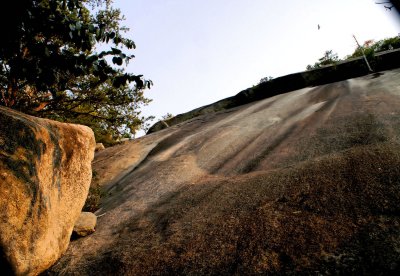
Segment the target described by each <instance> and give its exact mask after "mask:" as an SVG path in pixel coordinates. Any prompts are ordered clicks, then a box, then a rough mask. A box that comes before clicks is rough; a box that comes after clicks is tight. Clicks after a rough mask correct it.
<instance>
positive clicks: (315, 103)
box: [48, 69, 400, 275]
mask: <svg viewBox="0 0 400 276" xmlns="http://www.w3.org/2000/svg"><path fill="white" fill-rule="evenodd" d="M399 111H400V69H396V70H391V71H384V72H379V73H376V74H371V75H367V76H364V77H360V78H354V79H348V80H345V81H340V82H335V83H329V84H326V85H321V86H315V87H307V88H304V89H300V90H295V91H292V92H289V93H285V94H280V95H277V96H274V97H271V98H266V99H263V100H260V101H255V102H252V103H249V104H246V105H241V106H237V107H235V108H231V109H227V110H222V111H218V112H215V113H212V114H211V113H210V114H204V115H201V116H198V117H195V118H192V119H190V120H187V121H185V122H181V123H178V124H175V125H171V126H170V127H168V128H167V129H164V130H161V131H157V132H155V133H152V134H150V135H146V136H144V137H141V138H139V139H136V140H133V141H129V142H127V143H125V144H120V145H117V146H113V147H109V148H107V149H105V150H103V151H101V152H99V153H98V154H96V157H95V160H94V162H93V169H94V170H96V172H97V177H98V182H97V183H96V184H98V185H99V186H100V187H101V188H102V189H103V192H104V194H105V195H104V197H103V198H102V200H101V204H100V209H99V210H98V211H96V214H97V215H98V219H97V226H96V232H95V233H93V234H92V235H90V236H87V237H85V238H82V239H76V240H74V241H72V242H71V244H70V246H69V247H68V250H67V252H66V253H65V254H64V255H63V256H62V257H61V258H60V259H59V261H58V262H57V263H56V264H55V265H54V266H53V267H51V268H50V269H49V270H48V275H400V250H399V248H400V217H399V214H400V205H399V202H400V112H399Z"/></svg>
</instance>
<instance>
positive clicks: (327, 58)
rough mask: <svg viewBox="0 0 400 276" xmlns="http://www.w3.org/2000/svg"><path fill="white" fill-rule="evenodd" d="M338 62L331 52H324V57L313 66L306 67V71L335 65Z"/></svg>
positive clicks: (335, 55) (336, 56)
mask: <svg viewBox="0 0 400 276" xmlns="http://www.w3.org/2000/svg"><path fill="white" fill-rule="evenodd" d="M338 61H340V59H339V57H338V55H337V54H336V53H333V51H332V50H328V51H325V53H324V56H323V57H321V58H320V59H318V62H316V63H314V65H307V70H312V69H317V68H321V67H324V66H328V65H333V64H336V63H337V62H338Z"/></svg>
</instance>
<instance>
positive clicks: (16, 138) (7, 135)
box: [0, 107, 95, 275]
mask: <svg viewBox="0 0 400 276" xmlns="http://www.w3.org/2000/svg"><path fill="white" fill-rule="evenodd" d="M94 148H95V140H94V135H93V132H92V131H91V129H90V128H88V127H85V126H81V125H72V124H65V123H59V122H54V121H51V120H46V119H39V118H35V117H32V116H28V115H25V114H22V113H19V112H16V111H13V110H10V109H7V108H4V107H0V254H1V255H0V265H1V266H3V267H7V269H8V271H9V272H11V273H13V274H17V275H36V274H39V273H40V272H42V271H44V270H45V269H47V268H48V267H49V266H51V265H52V264H53V263H54V262H55V261H56V260H57V259H58V258H59V257H60V256H61V254H62V253H63V252H64V251H65V250H66V249H67V247H68V244H69V240H70V236H71V233H72V229H73V226H74V223H75V221H76V219H77V218H78V217H79V215H80V213H81V209H82V207H83V205H84V203H85V199H86V197H87V194H88V190H89V185H90V181H91V176H92V170H91V161H92V159H93V156H94Z"/></svg>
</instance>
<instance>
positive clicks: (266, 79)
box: [258, 76, 274, 84]
mask: <svg viewBox="0 0 400 276" xmlns="http://www.w3.org/2000/svg"><path fill="white" fill-rule="evenodd" d="M273 79H274V78H273V77H271V76H268V77H264V78H262V79H261V80H260V81H259V82H258V84H260V83H263V82H269V81H271V80H273Z"/></svg>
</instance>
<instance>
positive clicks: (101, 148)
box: [95, 143, 105, 151]
mask: <svg viewBox="0 0 400 276" xmlns="http://www.w3.org/2000/svg"><path fill="white" fill-rule="evenodd" d="M103 149H105V147H104V145H103V143H96V147H95V151H100V150H103Z"/></svg>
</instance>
